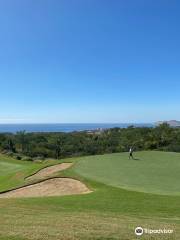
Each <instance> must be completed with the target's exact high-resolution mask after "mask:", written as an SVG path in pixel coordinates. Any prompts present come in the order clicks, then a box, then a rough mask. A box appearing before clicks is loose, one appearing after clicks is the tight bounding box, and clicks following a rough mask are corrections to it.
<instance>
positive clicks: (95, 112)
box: [0, 0, 180, 123]
mask: <svg viewBox="0 0 180 240" xmlns="http://www.w3.org/2000/svg"><path fill="white" fill-rule="evenodd" d="M179 12H180V3H179V1H170V0H169V1H166V0H162V1H161V0H157V1H152V0H147V1H144V0H136V1H134V0H127V1H121V0H113V1H109V0H86V1H84V0H60V1H59V0H27V1H24V0H6V1H0V33H1V36H0V86H1V94H0V109H1V111H0V123H9V122H10V123H11V122H15V123H17V122H19V123H21V122H28V123H29V122H63V123H64V122H66V123H68V122H69V123H72V122H114V123H117V122H153V121H157V120H166V119H180V111H179V105H180V94H179V89H180V47H179V43H180V31H179V25H180V14H179Z"/></svg>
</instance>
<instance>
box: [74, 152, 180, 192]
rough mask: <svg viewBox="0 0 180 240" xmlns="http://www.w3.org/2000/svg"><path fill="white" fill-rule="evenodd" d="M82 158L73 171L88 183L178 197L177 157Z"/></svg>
mask: <svg viewBox="0 0 180 240" xmlns="http://www.w3.org/2000/svg"><path fill="white" fill-rule="evenodd" d="M134 156H135V158H136V160H129V159H128V153H118V154H107V155H101V156H100V155H99V156H90V157H85V158H84V159H83V160H81V161H79V162H78V163H77V164H76V166H75V168H74V170H75V171H76V172H77V173H78V174H80V175H82V176H84V177H86V178H89V179H91V180H95V181H98V182H102V183H105V184H106V185H111V186H115V187H119V188H123V189H127V190H133V191H140V192H146V193H155V194H162V195H180V154H179V153H171V152H170V153H168V152H158V151H157V152H156V151H148V152H145V151H144V152H137V153H135V154H134Z"/></svg>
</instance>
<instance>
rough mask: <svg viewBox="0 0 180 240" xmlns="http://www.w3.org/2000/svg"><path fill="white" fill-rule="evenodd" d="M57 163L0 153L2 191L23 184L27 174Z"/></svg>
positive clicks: (0, 189)
mask: <svg viewBox="0 0 180 240" xmlns="http://www.w3.org/2000/svg"><path fill="white" fill-rule="evenodd" d="M55 163H56V164H57V161H55V160H46V161H44V162H43V163H32V162H28V161H22V160H15V159H13V158H10V157H7V156H5V155H2V154H0V192H2V191H5V190H8V189H12V188H14V187H18V186H21V185H23V184H24V178H25V177H26V176H28V175H30V174H32V173H34V172H36V171H38V170H39V169H41V168H43V167H45V166H49V165H51V164H55Z"/></svg>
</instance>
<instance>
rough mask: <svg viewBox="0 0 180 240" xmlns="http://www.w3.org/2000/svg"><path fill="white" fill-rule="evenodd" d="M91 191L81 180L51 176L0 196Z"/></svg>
mask: <svg viewBox="0 0 180 240" xmlns="http://www.w3.org/2000/svg"><path fill="white" fill-rule="evenodd" d="M90 192H91V191H90V190H89V189H88V188H87V187H86V185H85V184H83V183H82V182H80V181H78V180H75V179H71V178H53V179H48V180H45V181H43V182H40V183H35V184H32V185H29V186H26V187H21V188H19V189H16V190H12V191H9V192H6V193H2V194H0V198H22V197H45V196H46V197H47V196H63V195H73V194H85V193H90Z"/></svg>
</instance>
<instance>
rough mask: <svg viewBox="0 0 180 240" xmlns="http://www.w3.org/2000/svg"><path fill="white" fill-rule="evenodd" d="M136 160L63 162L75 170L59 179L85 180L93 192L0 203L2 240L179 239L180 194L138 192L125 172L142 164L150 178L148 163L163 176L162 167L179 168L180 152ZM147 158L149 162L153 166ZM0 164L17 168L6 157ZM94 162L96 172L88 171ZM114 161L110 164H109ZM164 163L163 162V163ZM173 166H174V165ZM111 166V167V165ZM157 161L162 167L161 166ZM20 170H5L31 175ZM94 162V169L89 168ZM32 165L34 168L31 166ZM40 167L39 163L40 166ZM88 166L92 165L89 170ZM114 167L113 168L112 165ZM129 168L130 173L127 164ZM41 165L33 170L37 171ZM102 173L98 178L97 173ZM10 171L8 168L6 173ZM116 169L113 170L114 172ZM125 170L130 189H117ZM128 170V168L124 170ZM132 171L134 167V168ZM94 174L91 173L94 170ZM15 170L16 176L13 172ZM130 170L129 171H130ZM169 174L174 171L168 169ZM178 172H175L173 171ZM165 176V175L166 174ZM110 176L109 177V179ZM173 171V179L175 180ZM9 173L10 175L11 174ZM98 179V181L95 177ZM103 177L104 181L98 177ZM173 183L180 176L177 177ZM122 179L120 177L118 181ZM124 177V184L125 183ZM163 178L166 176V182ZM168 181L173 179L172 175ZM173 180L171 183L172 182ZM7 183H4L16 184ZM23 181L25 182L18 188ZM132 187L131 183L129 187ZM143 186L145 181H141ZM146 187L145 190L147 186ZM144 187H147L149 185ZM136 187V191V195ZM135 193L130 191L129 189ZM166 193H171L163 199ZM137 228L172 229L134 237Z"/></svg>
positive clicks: (118, 156) (143, 155) (95, 158)
mask: <svg viewBox="0 0 180 240" xmlns="http://www.w3.org/2000/svg"><path fill="white" fill-rule="evenodd" d="M137 157H139V158H140V159H141V160H139V161H134V162H133V161H129V160H127V154H126V153H125V154H124V153H122V154H111V155H104V156H93V157H85V158H84V157H82V158H76V159H67V160H66V161H74V162H75V166H74V167H72V168H71V169H69V170H66V171H63V172H61V173H59V176H70V177H74V178H77V179H80V180H81V181H83V182H85V183H86V184H87V185H88V186H89V187H90V188H91V189H93V190H94V192H93V193H90V194H85V195H74V196H63V197H48V198H29V199H28V198H26V199H25V198H24V199H0V216H1V217H0V226H1V227H0V239H1V240H28V239H29V240H84V239H87V240H110V239H111V240H133V239H154V240H156V239H163V240H164V239H169V240H171V239H177V240H179V239H180V208H179V203H180V196H178V195H177V196H175V194H174V192H173V193H172V190H171V189H168V188H164V189H163V194H162V195H161V194H153V193H151V192H152V191H153V192H156V193H157V191H158V190H161V189H160V186H162V187H163V186H164V185H165V184H164V183H163V184H162V183H161V184H160V185H158V187H156V186H155V185H156V184H155V185H153V188H152V187H151V188H148V190H146V192H149V193H145V192H140V191H144V190H143V189H139V186H137V185H136V184H138V181H137V182H134V183H136V184H134V183H133V179H132V176H133V175H130V174H128V171H127V170H126V168H127V164H135V165H133V166H138V165H137V164H142V166H141V167H140V166H139V169H142V170H143V169H144V171H145V172H146V173H147V174H148V175H147V176H149V177H151V174H152V173H154V171H152V172H151V174H150V173H148V167H147V166H146V164H145V161H146V163H147V164H148V165H149V166H151V167H153V168H154V169H156V166H157V168H160V170H161V172H163V171H165V172H167V174H168V170H167V171H166V168H168V169H170V170H171V169H172V168H174V167H172V166H171V164H170V160H171V159H172V165H176V166H178V164H179V162H178V161H179V159H180V154H173V153H161V152H140V153H137ZM149 159H152V161H153V163H152V164H151V163H150V162H149V161H150V160H149ZM1 161H2V162H6V161H7V163H11V164H15V165H16V164H17V163H19V161H18V162H16V161H15V162H14V160H12V159H11V160H8V159H6V160H5V159H4V160H1ZM91 161H92V163H93V164H94V168H93V167H92V166H93V164H92V163H91ZM111 161H112V162H111ZM166 161H167V163H166ZM176 162H177V163H176ZM112 163H113V164H112ZM161 163H162V164H163V166H162V167H160V165H161ZM22 164H23V166H24V167H23V168H22V170H19V166H16V167H15V166H14V168H12V166H9V168H8V166H7V169H9V170H8V171H9V172H11V171H15V170H14V169H15V168H18V169H16V171H17V172H20V171H22V172H23V174H26V173H28V172H32V171H35V167H34V166H33V167H32V166H31V163H25V162H23V163H22ZM91 164H92V165H91ZM33 165H34V164H33ZM41 166H42V165H41ZM87 166H90V167H88V168H87ZM112 166H113V167H112ZM128 166H129V169H131V167H130V165H128ZM39 167H40V166H39V164H38V166H37V168H39ZM98 167H99V168H102V169H103V174H101V171H100V169H99V170H98ZM10 169H11V170H10ZM113 169H114V170H113ZM120 169H121V171H126V174H124V175H123V174H120V176H121V177H122V176H126V178H127V179H128V178H130V180H129V181H128V185H129V187H127V185H126V186H125V187H126V189H123V188H121V187H122V186H121V185H119V180H117V179H119V178H117V176H116V175H117V173H118V174H119V172H120ZM127 169H128V168H127ZM132 169H133V168H132ZM92 170H93V171H92ZM16 171H15V174H17V172H16ZM131 171H132V170H131ZM171 171H172V170H171ZM176 171H178V169H176ZM165 172H164V173H165ZM109 173H111V176H110V175H109ZM173 173H174V172H172V174H171V175H172V178H173ZM11 174H12V175H13V174H14V173H12V172H11ZM162 175H163V174H162ZM99 177H100V178H99ZM102 177H103V178H102ZM176 177H177V179H176V183H178V179H179V178H180V174H179V175H178V176H176ZM122 179H123V178H122ZM127 179H126V181H127ZM164 179H165V178H164ZM167 179H169V180H168V181H170V180H171V178H170V176H169V178H167ZM173 181H174V180H173ZM7 182H9V180H8V179H6V184H5V181H4V184H5V185H6V186H7V185H10V186H11V187H12V185H14V183H13V184H12V182H11V181H10V182H9V183H7ZM20 182H21V184H22V183H23V180H22V178H21V180H20V181H19V182H18V184H20ZM132 183H133V184H132ZM145 185H146V182H145ZM145 185H144V187H145ZM147 186H148V185H147ZM134 187H137V188H138V191H134V190H135V189H134ZM130 189H133V190H130ZM164 191H167V192H168V193H169V194H171V195H164ZM136 226H142V227H148V228H152V229H153V228H154V229H157V228H168V229H173V230H174V234H172V235H170V236H169V235H158V236H157V235H151V236H150V235H144V236H143V237H140V238H137V237H136V236H135V234H134V228H135V227H136Z"/></svg>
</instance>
